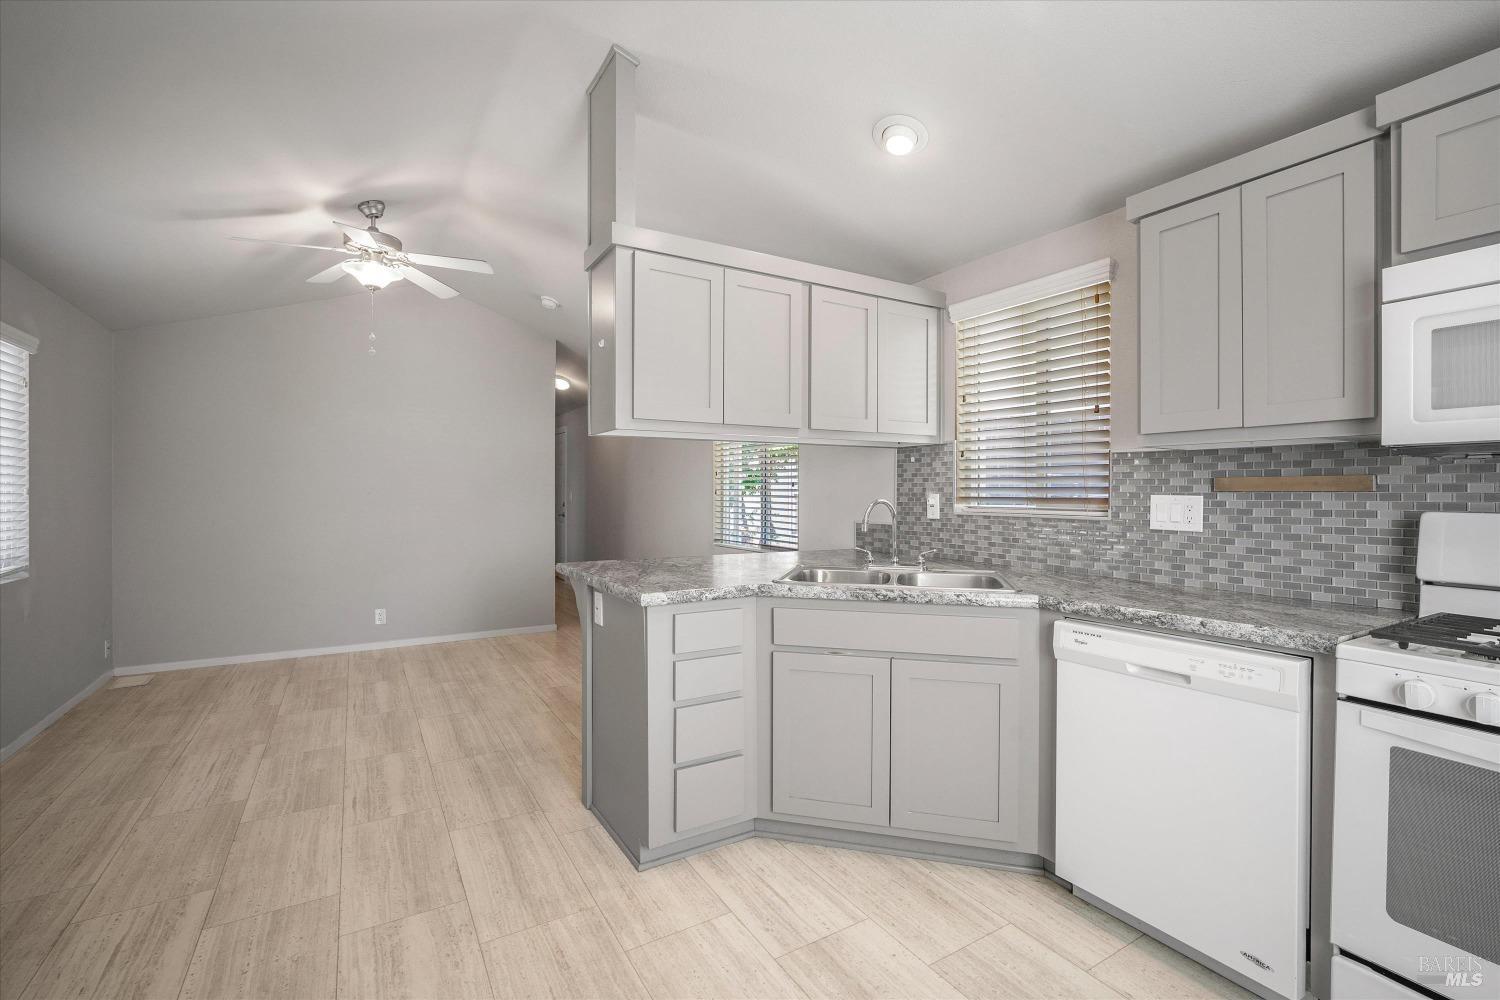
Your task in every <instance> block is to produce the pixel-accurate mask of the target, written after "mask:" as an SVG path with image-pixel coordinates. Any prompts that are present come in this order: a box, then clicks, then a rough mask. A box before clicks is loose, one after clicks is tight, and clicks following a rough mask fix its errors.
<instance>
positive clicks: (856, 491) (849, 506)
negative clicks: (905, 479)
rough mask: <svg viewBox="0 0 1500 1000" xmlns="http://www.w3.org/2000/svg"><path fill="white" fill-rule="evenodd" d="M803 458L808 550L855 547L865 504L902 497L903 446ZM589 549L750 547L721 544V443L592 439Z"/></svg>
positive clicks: (618, 554)
mask: <svg viewBox="0 0 1500 1000" xmlns="http://www.w3.org/2000/svg"><path fill="white" fill-rule="evenodd" d="M798 458H799V462H798V473H799V477H800V479H799V484H798V495H799V503H798V508H797V520H798V539H799V545H800V546H801V547H802V548H804V549H820V548H825V549H826V548H848V547H849V546H850V545H851V544H853V541H854V522H855V521H856V520H858V518H859V515H860V514H862V513H864V509H865V505H866V504H868V503H869V502H870V501H871V500H873V499H875V498H876V497H878V496H883V497H888V498H890V499H892V500H894V499H895V492H896V462H895V459H896V455H895V450H894V449H891V448H854V447H834V446H831V445H803V446H802V449H801V451H800V453H799V456H798ZM879 516H881V517H883V516H884V515H883V514H881V515H879ZM587 551H588V558H589V559H645V558H651V557H655V556H699V555H709V554H712V553H716V552H718V553H728V552H740V551H743V550H741V549H731V548H724V547H721V546H715V545H714V544H713V443H712V442H710V441H673V440H668V439H661V438H615V437H592V438H589V439H588V545H587Z"/></svg>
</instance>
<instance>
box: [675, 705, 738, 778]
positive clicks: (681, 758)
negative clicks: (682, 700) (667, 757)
mask: <svg viewBox="0 0 1500 1000" xmlns="http://www.w3.org/2000/svg"><path fill="white" fill-rule="evenodd" d="M674 720H675V733H674V739H673V743H672V759H673V760H674V761H676V762H677V763H678V764H682V763H685V762H687V761H690V760H701V759H703V758H704V757H715V756H718V755H719V754H724V753H735V752H738V751H741V750H744V749H745V699H743V698H728V699H726V700H724V701H711V702H709V703H708V704H706V705H689V706H687V707H686V708H679V709H677V711H676V713H675V714H674Z"/></svg>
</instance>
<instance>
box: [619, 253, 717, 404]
mask: <svg viewBox="0 0 1500 1000" xmlns="http://www.w3.org/2000/svg"><path fill="white" fill-rule="evenodd" d="M632 337H633V338H634V343H635V348H634V351H633V360H634V365H635V369H634V371H635V374H634V378H633V388H634V405H633V406H632V407H631V415H632V416H634V417H635V418H636V419H637V420H687V421H693V422H695V423H708V424H722V423H723V422H724V269H723V268H722V267H714V266H713V265H711V264H700V263H698V262H697V261H692V260H682V259H681V258H679V257H663V256H661V255H659V254H654V253H643V252H641V251H636V255H635V324H634V328H633V330H632Z"/></svg>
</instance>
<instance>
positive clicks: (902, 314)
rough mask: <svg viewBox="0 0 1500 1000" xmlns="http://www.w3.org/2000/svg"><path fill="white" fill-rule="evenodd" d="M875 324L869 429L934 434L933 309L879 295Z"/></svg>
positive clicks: (935, 354)
mask: <svg viewBox="0 0 1500 1000" xmlns="http://www.w3.org/2000/svg"><path fill="white" fill-rule="evenodd" d="M875 327H876V337H875V344H876V349H875V370H876V382H875V384H876V390H875V399H876V423H875V429H876V430H878V431H879V432H880V433H882V434H903V435H907V436H912V437H936V436H937V432H938V311H937V310H936V309H934V308H932V307H931V306H918V305H912V304H911V303H909V302H893V301H891V300H889V299H881V300H880V301H879V303H878V304H877V306H876V309H875Z"/></svg>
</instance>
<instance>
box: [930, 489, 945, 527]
mask: <svg viewBox="0 0 1500 1000" xmlns="http://www.w3.org/2000/svg"><path fill="white" fill-rule="evenodd" d="M942 516H943V495H942V494H941V493H929V494H927V520H929V521H936V520H937V519H938V518H940V517H942Z"/></svg>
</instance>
